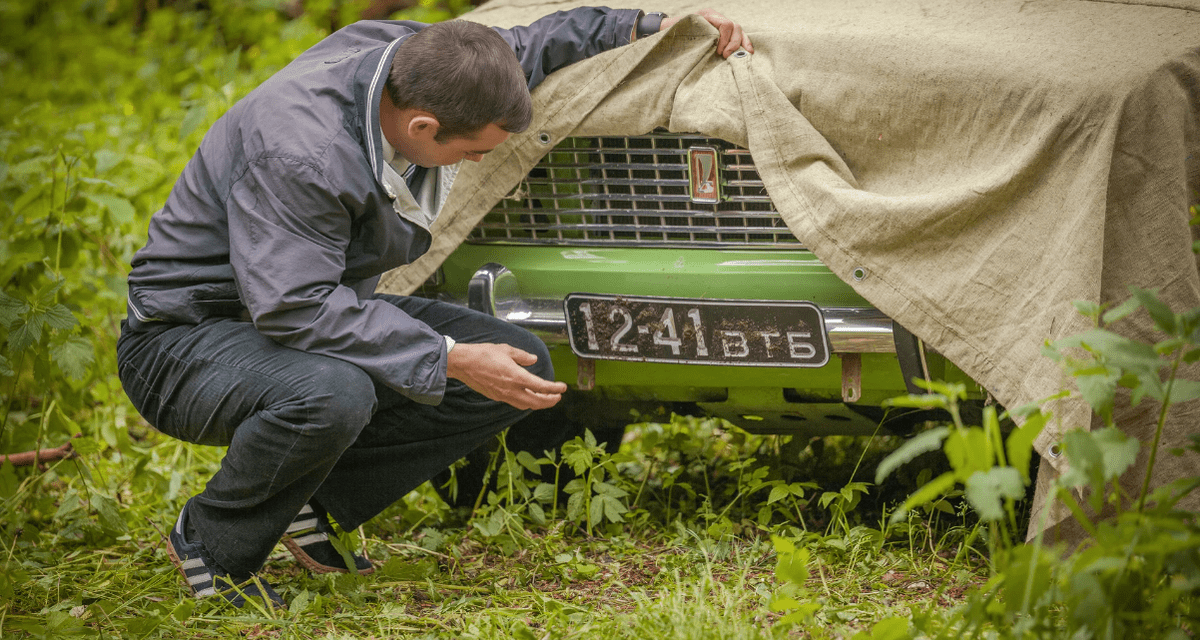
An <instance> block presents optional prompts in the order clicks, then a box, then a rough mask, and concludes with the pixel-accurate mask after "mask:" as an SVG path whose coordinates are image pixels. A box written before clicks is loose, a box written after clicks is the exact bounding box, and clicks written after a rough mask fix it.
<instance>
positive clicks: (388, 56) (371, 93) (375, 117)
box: [359, 33, 412, 185]
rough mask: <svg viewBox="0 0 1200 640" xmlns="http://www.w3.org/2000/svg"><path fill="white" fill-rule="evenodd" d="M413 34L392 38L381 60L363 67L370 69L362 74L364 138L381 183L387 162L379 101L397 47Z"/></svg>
mask: <svg viewBox="0 0 1200 640" xmlns="http://www.w3.org/2000/svg"><path fill="white" fill-rule="evenodd" d="M411 35H412V34H411V33H409V34H405V35H403V36H400V37H399V38H396V39H395V40H392V41H391V42H390V43H389V44H388V45H387V47H385V48H384V49H383V53H382V54H380V57H379V60H378V61H374V62H373V64H371V61H370V60H368V61H367V62H368V64H364V65H363V66H362V68H363V69H364V70H365V71H369V72H370V75H365V74H364V75H360V78H362V80H363V81H364V82H365V89H366V95H365V96H363V99H362V100H360V101H359V103H360V104H363V105H364V107H363V108H364V109H365V110H366V113H364V114H362V122H363V128H364V131H363V139H364V140H366V142H367V148H366V151H367V157H368V158H369V159H370V160H371V172H372V173H373V174H375V180H376V181H377V182H378V183H379V184H381V185H382V184H383V167H384V164H385V163H386V160H384V157H383V137H382V131H381V127H380V123H379V102H380V100H382V98H383V89H384V84H385V83H386V82H387V76H388V71H389V70H390V69H391V66H392V58H394V57H395V55H396V47H398V46H400V44H401V43H402V42H404V41H405V40H406V39H407V38H408V37H409V36H411Z"/></svg>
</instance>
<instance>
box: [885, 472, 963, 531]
mask: <svg viewBox="0 0 1200 640" xmlns="http://www.w3.org/2000/svg"><path fill="white" fill-rule="evenodd" d="M954 482H955V477H954V472H953V471H947V472H946V473H943V474H942V475H940V476H938V477H936V478H934V479H933V480H931V481H929V484H927V485H925V486H923V487H921V488H920V489H917V490H916V491H915V492H914V493H913V494H912V495H910V496H909V497H908V499H907V500H905V501H904V504H902V505H900V508H899V509H896V511H895V512H893V513H892V517H891V518H890V519H889V520H888V522H889V523H890V524H895V523H897V522H899V521H901V520H903V519H904V518H905V517H906V516H907V515H908V512H909V511H911V510H912V508H913V507H916V506H918V505H923V504H927V503H929V502H932V501H933V500H935V499H937V498H940V497H941V496H943V495H944V494H945V493H946V492H947V491H949V490H950V489H951V488H953V487H954Z"/></svg>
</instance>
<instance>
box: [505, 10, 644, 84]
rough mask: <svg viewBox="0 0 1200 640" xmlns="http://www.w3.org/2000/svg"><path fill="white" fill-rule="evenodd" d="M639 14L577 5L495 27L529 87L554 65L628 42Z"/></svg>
mask: <svg viewBox="0 0 1200 640" xmlns="http://www.w3.org/2000/svg"><path fill="white" fill-rule="evenodd" d="M641 15H642V12H641V11H639V10H637V9H609V8H607V7H579V8H577V9H571V10H568V11H559V12H557V13H553V14H550V15H548V16H546V17H544V18H539V19H538V20H536V21H534V22H533V23H532V24H530V25H529V26H525V27H513V28H511V29H501V28H499V27H497V28H496V31H497V32H499V33H500V35H501V36H502V37H503V38H504V39H505V40H506V41H508V44H509V45H510V46H512V48H513V51H515V52H516V53H517V59H518V60H520V62H521V68H522V69H524V70H525V78H526V79H528V80H529V88H530V90H532V89H533V88H534V87H536V86H537V85H539V84H541V82H542V80H545V79H546V76H547V75H549V74H551V73H553V72H554V71H556V70H558V69H561V68H563V67H565V66H567V65H569V64H572V63H575V62H579V61H580V60H586V59H587V58H590V57H592V56H594V55H596V54H598V53H603V52H605V51H608V50H609V49H615V48H617V47H620V46H623V45H626V44H629V42H630V38H631V37H632V36H633V29H634V27H636V26H637V21H638V18H639V17H640V16H641Z"/></svg>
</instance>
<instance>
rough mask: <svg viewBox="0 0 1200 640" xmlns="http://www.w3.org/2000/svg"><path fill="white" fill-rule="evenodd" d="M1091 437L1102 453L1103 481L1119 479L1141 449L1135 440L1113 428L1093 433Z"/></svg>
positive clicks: (1131, 464)
mask: <svg viewBox="0 0 1200 640" xmlns="http://www.w3.org/2000/svg"><path fill="white" fill-rule="evenodd" d="M1092 436H1093V437H1094V439H1095V441H1096V444H1098V445H1099V446H1100V450H1101V452H1103V460H1104V479H1105V480H1114V479H1116V478H1118V477H1120V476H1121V474H1123V473H1125V471H1126V470H1128V469H1129V467H1131V466H1133V463H1134V462H1135V461H1136V460H1137V453H1138V449H1139V448H1140V447H1141V444H1140V443H1139V442H1138V440H1137V438H1130V437H1129V436H1127V435H1125V433H1124V432H1123V431H1121V430H1120V429H1117V428H1115V427H1108V428H1105V429H1101V430H1099V431H1096V432H1093V433H1092Z"/></svg>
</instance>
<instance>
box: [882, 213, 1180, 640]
mask: <svg viewBox="0 0 1200 640" xmlns="http://www.w3.org/2000/svg"><path fill="white" fill-rule="evenodd" d="M1193 211H1194V209H1193ZM1130 291H1131V293H1132V297H1131V298H1130V299H1129V300H1128V301H1126V302H1125V303H1123V304H1120V305H1118V306H1116V307H1114V308H1111V309H1104V308H1103V307H1101V306H1099V305H1095V304H1089V303H1079V304H1077V305H1076V306H1077V308H1078V309H1079V310H1080V312H1081V313H1083V314H1084V315H1085V316H1087V317H1089V318H1091V319H1092V321H1093V322H1094V325H1095V326H1094V328H1092V329H1090V330H1088V331H1085V332H1083V333H1081V334H1078V335H1075V336H1071V337H1068V338H1065V339H1062V340H1059V341H1056V342H1053V343H1049V344H1047V345H1046V347H1045V348H1044V352H1045V354H1046V355H1047V356H1048V357H1050V358H1053V359H1054V360H1056V361H1058V362H1059V363H1061V365H1062V366H1063V368H1064V370H1065V371H1066V372H1067V373H1068V374H1069V375H1071V376H1072V378H1073V379H1074V381H1075V386H1076V388H1077V390H1078V391H1077V392H1076V393H1077V394H1078V395H1079V397H1081V398H1082V399H1083V400H1085V401H1086V402H1087V403H1088V404H1089V405H1090V406H1091V408H1092V410H1093V411H1094V412H1095V414H1096V415H1097V416H1098V417H1099V418H1100V420H1101V422H1102V423H1103V425H1104V426H1103V427H1102V428H1100V429H1097V430H1094V431H1086V430H1072V431H1068V432H1066V433H1064V434H1063V437H1062V440H1061V447H1062V450H1063V453H1064V455H1065V456H1066V459H1067V462H1068V465H1069V468H1068V471H1066V472H1065V473H1063V474H1062V475H1061V476H1060V477H1059V478H1057V479H1056V480H1055V483H1054V489H1053V492H1054V497H1055V498H1057V499H1058V500H1060V501H1062V503H1063V504H1065V505H1066V506H1067V507H1068V508H1069V510H1070V512H1071V514H1072V516H1073V518H1074V519H1075V521H1076V522H1077V523H1078V525H1079V526H1080V527H1082V528H1083V530H1084V531H1086V533H1087V535H1088V539H1087V540H1086V541H1085V542H1084V544H1082V545H1080V547H1079V548H1078V549H1073V550H1071V549H1066V548H1065V547H1063V546H1062V545H1051V544H1049V543H1047V542H1046V541H1045V540H1044V539H1043V535H1044V534H1040V535H1038V536H1037V537H1035V539H1034V540H1033V541H1031V542H1030V543H1028V544H1021V543H1020V536H1021V534H1022V533H1023V532H1022V530H1021V528H1020V527H1019V526H1018V525H1019V524H1020V522H1018V519H1017V516H1016V513H1017V511H1016V503H1017V502H1018V501H1019V500H1021V499H1022V498H1023V497H1024V496H1025V494H1026V488H1027V486H1028V483H1029V482H1030V478H1029V475H1028V469H1029V462H1030V459H1031V456H1032V442H1033V440H1034V438H1036V437H1037V435H1038V434H1040V433H1041V431H1042V429H1043V428H1044V427H1045V426H1046V424H1047V423H1048V421H1049V420H1050V418H1051V415H1050V413H1049V412H1046V411H1043V409H1042V408H1043V407H1046V406H1048V405H1047V403H1048V402H1049V401H1050V400H1052V399H1057V398H1060V397H1064V396H1065V395H1067V393H1066V392H1063V393H1060V394H1057V395H1056V396H1054V397H1053V398H1051V399H1047V401H1044V402H1041V403H1037V404H1035V405H1031V406H1027V407H1024V408H1021V409H1018V410H1015V411H1012V412H1009V413H1008V414H1005V415H1000V416H997V414H996V412H995V410H994V409H993V410H985V412H984V414H983V421H982V422H983V425H982V426H965V425H964V424H963V422H962V420H961V418H960V417H959V413H958V402H960V401H961V400H963V399H964V397H965V396H964V394H963V389H962V388H960V387H959V386H957V385H946V384H939V383H935V384H931V385H928V389H929V391H930V392H931V393H930V394H928V395H924V396H909V397H907V398H901V399H897V400H896V401H894V402H893V403H892V404H893V405H894V406H921V407H942V408H944V409H946V410H947V411H949V412H950V414H951V416H952V418H953V423H952V424H951V425H949V426H945V427H938V428H935V429H931V430H929V431H926V432H924V433H922V434H921V435H919V436H917V437H916V438H913V439H912V440H910V441H909V442H907V443H906V444H905V445H903V446H902V447H900V448H899V449H898V450H897V451H895V452H894V453H893V454H892V455H891V456H889V458H887V459H886V460H885V461H884V462H883V463H882V464H881V465H880V466H879V468H878V478H879V479H882V478H883V477H886V476H887V475H888V474H889V473H890V472H892V471H893V470H895V469H896V467H898V466H899V465H901V464H904V463H905V462H907V461H909V460H912V459H913V458H915V457H916V456H917V455H919V454H921V453H924V452H927V451H933V450H936V449H937V448H939V447H940V448H942V449H943V451H944V452H945V453H946V456H947V457H948V459H949V461H950V466H951V468H952V470H951V471H948V472H946V473H944V474H942V475H941V476H939V477H938V478H935V479H933V480H932V481H930V482H929V483H928V484H926V485H925V486H923V487H921V488H920V489H918V490H917V491H916V492H915V493H913V494H912V495H911V496H910V497H909V498H908V500H907V501H906V502H905V503H904V504H903V505H902V506H901V507H900V509H899V510H898V511H897V512H896V513H895V514H894V515H893V517H892V521H893V522H895V521H897V520H899V519H902V518H904V517H905V514H906V512H907V511H908V510H909V509H912V508H914V507H916V506H918V505H928V504H930V503H932V502H935V501H936V500H938V499H940V498H941V497H943V496H944V495H945V494H947V493H948V492H950V491H951V490H953V489H954V488H955V487H957V486H961V487H963V496H964V497H965V499H966V500H967V502H968V503H969V504H970V505H971V506H972V507H973V508H974V510H975V511H976V512H977V513H978V516H979V520H980V523H979V526H978V527H977V528H976V529H975V531H974V532H973V533H972V535H971V536H970V537H969V538H968V543H967V544H964V545H963V547H962V550H960V552H959V553H960V555H961V554H962V553H963V552H964V551H965V550H966V548H967V547H968V546H969V543H970V540H971V539H973V538H974V537H975V536H976V535H977V534H980V533H983V534H985V538H986V541H987V544H988V547H989V549H990V554H989V555H990V558H991V569H992V577H991V579H990V580H989V581H988V582H987V583H986V584H985V585H983V586H982V588H980V589H979V590H978V591H976V592H974V593H972V594H971V595H970V596H969V597H968V599H967V602H966V603H965V604H964V605H963V608H962V610H961V611H960V612H959V614H960V615H958V616H956V617H955V618H954V621H953V622H948V621H947V620H946V618H945V614H944V613H942V612H938V611H936V610H934V609H932V608H931V609H930V610H929V611H927V612H925V613H923V614H917V615H915V616H914V618H913V622H914V625H915V627H916V629H918V630H920V631H922V632H924V633H925V634H927V635H928V636H929V637H931V638H960V637H1013V638H1125V637H1139V638H1187V637H1191V633H1192V632H1194V630H1195V629H1197V628H1198V625H1200V523H1198V522H1197V518H1196V514H1195V513H1192V512H1189V511H1185V510H1182V509H1179V508H1178V504H1179V502H1180V500H1182V499H1183V498H1184V497H1186V496H1187V495H1188V494H1190V493H1191V492H1192V491H1194V490H1195V489H1196V488H1197V487H1198V486H1200V475H1191V476H1188V477H1184V478H1179V479H1177V480H1175V481H1173V482H1171V483H1169V484H1165V485H1163V486H1160V487H1158V488H1155V489H1151V480H1152V478H1153V475H1154V468H1155V465H1156V463H1157V462H1158V461H1159V456H1160V455H1184V454H1185V451H1183V450H1180V449H1176V450H1172V451H1169V452H1166V453H1165V454H1160V452H1159V449H1160V442H1161V440H1162V436H1163V430H1164V428H1165V427H1166V424H1167V415H1168V413H1169V410H1170V408H1171V407H1172V406H1174V405H1178V404H1181V403H1185V402H1192V401H1194V400H1196V399H1198V398H1200V381H1195V380H1185V379H1181V378H1180V377H1178V376H1179V372H1180V368H1181V367H1182V366H1183V365H1185V364H1190V363H1194V362H1196V361H1198V360H1200V308H1196V309H1192V310H1189V311H1186V312H1183V313H1175V312H1173V311H1172V310H1171V309H1170V308H1169V307H1168V306H1167V305H1166V304H1165V303H1164V302H1163V301H1162V300H1161V299H1160V298H1159V297H1158V295H1157V294H1156V292H1154V291H1149V290H1145V289H1139V288H1136V287H1133V288H1131V289H1130ZM1139 310H1144V311H1145V312H1146V313H1148V314H1149V316H1150V318H1151V319H1152V320H1153V322H1154V326H1155V328H1156V329H1157V330H1158V331H1159V332H1161V334H1162V335H1161V339H1160V340H1158V341H1157V342H1154V343H1152V344H1151V343H1143V342H1138V341H1135V340H1131V339H1129V338H1126V337H1123V336H1121V335H1119V334H1117V333H1115V332H1113V331H1111V330H1110V329H1109V328H1108V327H1109V325H1111V324H1112V323H1114V322H1117V321H1118V320H1120V319H1122V318H1125V317H1127V316H1129V315H1131V314H1133V313H1135V312H1138V311H1139ZM1126 394H1127V396H1126ZM1126 397H1128V400H1127V401H1128V402H1130V403H1132V405H1134V406H1136V405H1137V404H1139V403H1141V402H1148V401H1153V402H1155V403H1157V407H1156V408H1157V416H1158V420H1157V424H1156V428H1155V431H1154V435H1153V439H1152V441H1151V442H1149V443H1141V442H1139V441H1138V440H1136V439H1134V438H1131V437H1129V436H1127V435H1126V434H1125V433H1124V432H1123V431H1122V430H1121V429H1120V425H1118V424H1116V422H1115V421H1114V417H1113V416H1114V409H1115V408H1116V407H1117V406H1118V402H1125V401H1126V400H1125V398H1126ZM1006 417H1012V418H1015V419H1016V421H1017V422H1021V423H1022V426H1020V427H1017V428H1014V429H1013V430H1012V431H1011V433H1010V434H1009V435H1008V438H1007V440H1006V441H1005V440H1003V439H1002V430H1001V428H1000V425H1001V423H1002V422H1003V421H1004V419H1005V418H1006ZM1191 439H1192V441H1193V444H1192V445H1191V446H1190V447H1189V449H1191V450H1192V451H1195V452H1200V434H1192V435H1191ZM1144 445H1148V446H1149V447H1150V450H1149V454H1148V456H1147V458H1148V462H1147V464H1146V466H1145V468H1144V469H1139V470H1136V473H1139V474H1140V475H1139V476H1138V478H1137V479H1136V480H1137V481H1136V482H1134V483H1126V484H1125V485H1124V486H1123V485H1122V483H1121V482H1119V479H1120V478H1121V477H1122V476H1123V475H1124V474H1125V473H1127V472H1129V473H1134V472H1135V471H1131V467H1133V465H1134V462H1135V461H1136V459H1137V455H1138V451H1139V449H1140V448H1141V447H1142V446H1144ZM1130 484H1132V485H1134V486H1138V487H1140V489H1139V490H1137V491H1136V493H1134V492H1132V491H1129V490H1127V489H1126V488H1124V487H1125V486H1129V485H1130ZM1080 496H1083V498H1080ZM1085 506H1086V507H1090V511H1089V510H1086V509H1085ZM1100 513H1102V514H1104V515H1103V517H1100V516H1096V515H1090V514H1100ZM1034 526H1035V527H1039V528H1040V524H1039V523H1034Z"/></svg>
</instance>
